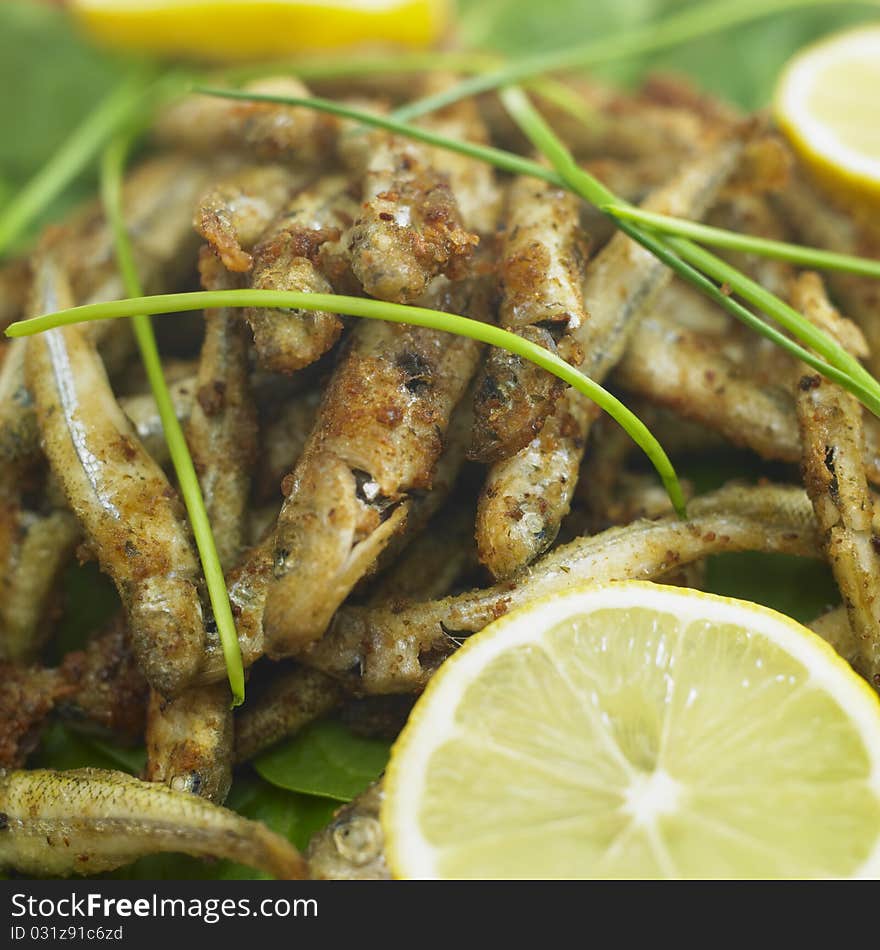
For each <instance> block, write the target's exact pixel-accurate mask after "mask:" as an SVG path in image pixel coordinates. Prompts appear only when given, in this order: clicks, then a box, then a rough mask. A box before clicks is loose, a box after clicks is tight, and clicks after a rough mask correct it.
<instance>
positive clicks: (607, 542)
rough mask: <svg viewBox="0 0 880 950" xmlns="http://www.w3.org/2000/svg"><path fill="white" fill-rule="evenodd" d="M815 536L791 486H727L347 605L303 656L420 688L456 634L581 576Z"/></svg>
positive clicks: (812, 553)
mask: <svg viewBox="0 0 880 950" xmlns="http://www.w3.org/2000/svg"><path fill="white" fill-rule="evenodd" d="M820 544H821V542H820V539H819V537H818V532H817V529H816V523H815V519H814V517H813V512H812V508H811V506H810V502H809V499H808V498H807V496H806V494H805V493H804V491H803V490H802V489H800V488H795V487H791V486H780V485H762V486H758V487H751V486H738V485H731V486H728V487H725V488H723V489H720V490H719V491H717V492H713V493H712V494H709V495H704V496H702V497H699V498H696V499H694V500H693V501H692V502H691V503H690V505H689V518H688V520H687V521H681V520H679V519H677V518H676V517H674V516H672V517H666V518H661V519H659V520H657V521H636V522H634V523H633V524H630V525H626V526H625V527H617V528H610V529H609V530H607V531H605V532H603V533H602V534H599V535H596V536H594V537H588V538H578V539H576V540H574V541H572V542H570V543H569V544H566V545H562V546H560V547H559V548H557V549H556V550H554V551H552V552H551V553H549V554H548V555H546V556H545V557H544V558H543V559H542V560H541V561H539V562H538V563H537V564H536V565H534V566H533V567H530V568H529V567H527V568H523V569H522V570H521V571H520V572H519V574H517V575H515V576H514V577H512V578H511V579H510V580H508V581H505V582H502V583H500V584H496V585H495V586H494V587H489V588H487V589H485V590H474V591H470V592H468V593H464V594H459V595H457V596H454V597H446V598H444V599H442V600H436V601H428V602H426V603H416V604H411V605H400V604H393V605H391V606H390V607H384V608H357V607H347V608H344V609H343V610H341V611H339V613H338V614H337V615H336V617H335V618H334V621H333V624H332V626H331V628H330V629H329V630H328V632H327V634H326V635H325V637H324V638H323V639H322V640H321V641H320V642H319V643H317V644H316V645H315V647H314V648H313V649H312V650H311V651H310V652H309V653H308V654H306V655H305V656H304V658H303V659H304V661H305V662H307V663H309V664H310V665H313V666H315V667H317V668H318V669H321V670H323V671H324V672H327V673H330V674H331V675H333V676H337V677H339V678H340V679H342V681H343V682H346V681H347V682H349V683H351V684H352V687H354V686H355V685H356V687H357V688H358V689H360V690H361V691H363V692H368V693H373V692H375V693H393V692H408V691H410V690H418V689H421V688H422V687H423V686H424V684H425V682H426V681H427V679H428V678H429V677H430V675H431V673H432V672H433V670H434V669H435V668H436V666H437V665H438V664H439V662H441V661H442V660H443V659H444V658H445V657H446V656H447V655H448V654H449V653H451V652H452V651H453V650H454V649H455V648H456V646H457V645H458V644H459V640H457V639H456V638H457V637H459V636H465V637H466V636H467V635H468V634H470V633H474V632H476V631H477V630H480V629H482V628H483V627H484V626H486V624H488V623H490V622H491V621H492V620H495V619H497V618H498V617H500V616H503V615H504V614H505V613H507V612H508V611H510V610H513V609H514V608H516V607H518V606H520V605H522V604H525V603H527V602H528V601H531V600H533V599H535V598H536V597H542V596H548V595H550V594H554V593H557V592H560V591H564V590H568V589H569V588H571V587H572V586H574V585H576V584H579V583H583V582H584V581H587V580H589V581H590V582H592V583H598V582H601V581H611V580H625V579H635V578H638V579H641V580H650V579H651V578H657V577H660V576H663V575H664V574H667V573H668V572H669V571H670V570H672V569H673V568H679V567H681V566H682V565H686V564H689V563H691V562H693V561H695V560H699V559H701V558H704V557H706V556H707V555H709V554H716V553H718V552H720V551H742V550H755V551H769V552H781V553H786V554H797V555H801V556H806V557H818V556H819V554H820V550H821V548H820Z"/></svg>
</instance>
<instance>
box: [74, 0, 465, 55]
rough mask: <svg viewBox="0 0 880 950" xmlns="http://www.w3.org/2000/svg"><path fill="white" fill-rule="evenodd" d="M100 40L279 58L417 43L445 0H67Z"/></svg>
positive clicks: (438, 18) (434, 26) (438, 26)
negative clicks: (366, 45)
mask: <svg viewBox="0 0 880 950" xmlns="http://www.w3.org/2000/svg"><path fill="white" fill-rule="evenodd" d="M70 5H71V8H72V9H73V11H74V13H75V14H76V16H77V17H78V19H79V20H80V21H81V22H82V24H83V25H84V27H85V28H86V30H87V31H88V32H89V33H90V34H91V35H92V36H93V37H94V38H95V39H97V40H98V41H99V42H103V43H106V44H108V45H110V46H114V47H116V48H119V49H131V50H144V51H151V52H156V53H167V54H173V55H183V56H191V57H195V58H197V59H214V60H248V59H257V58H259V57H270V58H272V57H274V58H280V57H283V56H288V55H292V54H296V53H302V52H319V51H324V50H338V49H345V48H351V47H353V46H360V45H364V44H382V45H386V44H387V45H393V46H402V47H407V48H422V47H427V46H430V45H431V44H432V43H435V42H436V41H437V40H438V39H439V37H440V36H441V35H442V33H443V32H444V30H445V29H446V27H447V25H448V22H449V15H450V11H449V3H448V0H71V4H70Z"/></svg>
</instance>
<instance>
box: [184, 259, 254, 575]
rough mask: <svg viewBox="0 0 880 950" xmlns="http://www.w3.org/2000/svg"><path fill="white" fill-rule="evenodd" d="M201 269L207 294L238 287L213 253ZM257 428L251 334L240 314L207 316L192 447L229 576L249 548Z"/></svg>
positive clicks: (190, 440)
mask: <svg viewBox="0 0 880 950" xmlns="http://www.w3.org/2000/svg"><path fill="white" fill-rule="evenodd" d="M199 269H200V271H201V277H202V286H203V287H204V288H205V289H206V290H225V289H231V288H232V287H234V286H236V285H237V281H236V279H235V278H234V277H233V276H232V275H231V274H230V273H229V272H228V271H227V270H226V269H225V268H224V267H223V266H222V264H220V262H219V261H218V260H217V258H216V257H214V255H213V254H212V253H211V252H210V251H209V250H208V249H207V248H205V249H203V253H202V255H201V257H200V260H199ZM256 427H257V415H256V408H255V406H254V400H253V396H252V393H251V388H250V381H249V361H248V341H247V328H246V327H245V326H244V325H243V324H242V322H241V320H240V319H239V317H238V314H237V313H236V312H235V311H234V310H229V309H219V310H206V311H205V339H204V342H203V343H202V351H201V355H200V357H199V370H198V375H197V377H196V398H195V401H194V403H193V407H192V412H191V414H190V418H189V424H188V425H187V427H186V441H187V445H188V446H189V450H190V452H191V453H192V457H193V462H194V463H195V466H196V471H197V472H198V475H199V484H200V485H201V487H202V494H203V495H204V498H205V507H206V509H207V512H208V517H209V518H210V520H211V529H212V531H213V533H214V540H215V541H216V544H217V554H218V555H219V557H220V563H221V565H222V566H223V569H224V570H226V569H228V568H229V567H231V566H232V565H233V564H234V563H235V562H236V561H237V559H238V556H239V554H240V553H241V551H242V549H243V547H244V543H245V540H244V533H245V513H246V509H247V504H248V498H249V495H250V488H251V468H252V467H253V463H254V459H255V457H256V452H257V445H256Z"/></svg>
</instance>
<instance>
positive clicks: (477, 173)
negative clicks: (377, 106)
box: [419, 73, 502, 236]
mask: <svg viewBox="0 0 880 950" xmlns="http://www.w3.org/2000/svg"><path fill="white" fill-rule="evenodd" d="M454 81H455V77H453V76H450V75H448V74H443V73H433V74H431V75H430V76H429V77H428V78H427V81H426V86H427V87H429V88H428V89H426V94H428V91H429V89H430V87H433V89H435V90H436V91H439V90H440V88H441V87H444V86H448V85H450V84H451V83H452V82H454ZM419 124H423V125H425V126H427V127H429V128H430V129H431V131H432V132H435V133H436V134H438V135H445V136H446V137H447V138H450V139H453V140H455V141H459V142H464V141H468V142H474V143H476V144H479V145H489V144H490V140H489V132H488V129H487V128H486V124H485V123H484V121H483V117H482V115H481V113H480V109H479V106H478V105H477V103H476V102H475V101H474V100H473V99H462V100H460V101H459V102H456V103H454V104H453V105H451V106H447V107H446V108H445V109H442V110H441V111H439V112H434V113H431V115H430V117H429V118H426V119H424V120H422V122H421V123H419ZM428 155H429V159H430V162H431V165H432V166H433V167H434V168H435V169H436V170H437V171H438V172H440V173H441V174H443V175H445V176H446V177H447V178H448V179H449V184H450V187H451V188H452V191H453V194H454V195H455V202H456V204H457V206H458V210H459V213H460V214H461V220H462V223H463V224H464V226H465V228H467V230H468V231H471V232H473V233H474V234H478V235H484V236H488V235H491V234H493V233H494V231H495V227H496V224H497V222H498V216H499V214H500V212H501V197H502V192H501V189H500V188H499V186H498V182H497V180H496V177H495V170H494V169H493V168H492V166H491V165H490V164H488V163H487V162H481V161H478V160H476V159H473V158H468V157H467V156H465V155H460V154H459V153H458V152H452V151H449V150H448V149H441V148H430V149H428Z"/></svg>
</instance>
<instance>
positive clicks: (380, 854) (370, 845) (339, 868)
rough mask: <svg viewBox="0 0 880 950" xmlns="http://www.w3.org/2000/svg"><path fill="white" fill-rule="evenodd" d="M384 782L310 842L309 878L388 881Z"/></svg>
mask: <svg viewBox="0 0 880 950" xmlns="http://www.w3.org/2000/svg"><path fill="white" fill-rule="evenodd" d="M383 795H384V792H383V791H382V783H381V781H379V782H374V783H373V784H372V785H371V786H370V787H369V788H368V789H367V790H366V791H365V792H362V793H361V794H360V795H358V797H357V798H356V799H355V800H354V801H353V802H351V803H350V804H348V805H343V807H342V808H340V809H339V811H337V812H336V814H335V815H334V816H333V821H331V822H330V824H329V825H327V827H326V828H323V829H321V831H319V832H318V833H317V834H316V835H314V837H313V838H312V840H311V841H310V842H309V848H308V851H307V852H306V859H307V861H308V864H309V877H310V878H312V879H313V880H316V881H389V880H391V873H390V871H389V870H388V865H387V864H386V863H385V835H384V834H383V832H382V825H381V824H380V823H379V810H380V808H381V807H382V797H383Z"/></svg>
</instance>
